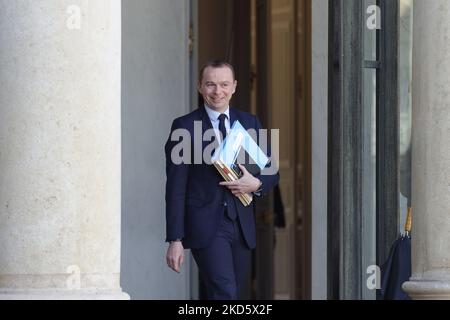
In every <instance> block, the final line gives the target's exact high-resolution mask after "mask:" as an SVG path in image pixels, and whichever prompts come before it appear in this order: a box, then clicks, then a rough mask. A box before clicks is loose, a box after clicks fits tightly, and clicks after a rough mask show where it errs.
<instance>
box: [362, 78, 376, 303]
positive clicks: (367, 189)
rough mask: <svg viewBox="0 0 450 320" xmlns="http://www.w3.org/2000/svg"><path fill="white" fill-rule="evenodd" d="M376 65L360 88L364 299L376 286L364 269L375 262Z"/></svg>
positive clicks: (369, 296)
mask: <svg viewBox="0 0 450 320" xmlns="http://www.w3.org/2000/svg"><path fill="white" fill-rule="evenodd" d="M376 75H377V70H376V69H364V89H363V90H364V91H363V99H364V104H363V108H364V110H363V132H364V140H363V172H362V179H363V191H362V197H363V198H362V229H363V230H362V239H363V241H362V242H363V248H362V249H363V250H362V252H363V257H362V260H363V261H362V266H363V271H364V273H363V279H362V285H363V288H362V293H363V299H365V300H370V299H375V298H376V290H369V288H367V286H366V281H367V274H366V272H365V271H366V270H367V268H368V267H369V266H371V265H376V156H377V149H376V130H377V128H376V81H377V78H376Z"/></svg>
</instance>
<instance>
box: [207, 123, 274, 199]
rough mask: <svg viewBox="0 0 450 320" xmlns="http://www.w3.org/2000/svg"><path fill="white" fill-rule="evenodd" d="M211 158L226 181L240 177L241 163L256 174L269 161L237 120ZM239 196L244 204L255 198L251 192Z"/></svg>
mask: <svg viewBox="0 0 450 320" xmlns="http://www.w3.org/2000/svg"><path fill="white" fill-rule="evenodd" d="M211 160H212V164H213V165H214V167H215V168H216V169H217V171H219V173H220V175H221V176H222V178H224V180H225V181H236V180H238V179H240V177H241V176H242V172H241V170H240V168H239V166H238V165H239V164H241V165H243V166H245V168H246V169H247V170H248V171H249V173H251V174H252V175H253V176H256V175H258V174H260V173H261V171H262V170H263V169H264V167H265V166H266V165H267V163H268V162H269V158H268V157H267V156H266V155H265V154H264V152H263V151H262V150H261V148H260V147H259V146H258V144H257V143H256V142H255V140H253V138H252V137H251V136H250V134H249V133H248V132H247V131H246V130H245V128H244V127H243V126H242V125H241V123H240V122H239V121H237V120H236V121H235V122H234V123H233V125H232V127H231V129H230V132H229V133H228V135H227V137H226V138H225V140H224V141H222V143H221V144H220V145H219V147H218V148H217V149H216V151H215V153H214V155H213V157H212V159H211ZM238 198H239V200H240V201H241V203H242V204H243V205H244V206H248V205H250V204H251V202H252V200H253V197H252V195H251V194H241V195H239V196H238Z"/></svg>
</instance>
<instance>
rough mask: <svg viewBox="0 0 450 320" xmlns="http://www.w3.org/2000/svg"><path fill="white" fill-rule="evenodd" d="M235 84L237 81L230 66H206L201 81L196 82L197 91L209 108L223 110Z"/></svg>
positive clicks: (234, 89)
mask: <svg viewBox="0 0 450 320" xmlns="http://www.w3.org/2000/svg"><path fill="white" fill-rule="evenodd" d="M236 85H237V81H236V80H234V78H233V72H232V71H231V70H230V68H228V67H220V68H213V67H208V68H206V69H205V70H204V72H203V78H202V80H201V83H200V82H199V84H198V91H199V92H200V94H201V95H202V96H203V99H204V100H205V103H206V104H207V105H208V106H209V107H211V109H214V110H215V111H219V112H224V111H225V110H226V109H227V107H228V105H229V103H230V99H231V97H232V96H233V94H234V92H235V91H236Z"/></svg>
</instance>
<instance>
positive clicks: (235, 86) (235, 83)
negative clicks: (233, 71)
mask: <svg viewBox="0 0 450 320" xmlns="http://www.w3.org/2000/svg"><path fill="white" fill-rule="evenodd" d="M237 84H238V82H237V80H234V84H233V86H234V89H233V93H235V92H236V88H237Z"/></svg>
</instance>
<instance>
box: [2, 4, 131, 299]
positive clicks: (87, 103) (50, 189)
mask: <svg viewBox="0 0 450 320" xmlns="http://www.w3.org/2000/svg"><path fill="white" fill-rule="evenodd" d="M120 63H121V1H120V0H95V1H87V0H73V1H61V0H47V1H34V0H21V1H11V0H0V299H11V298H16V299H52V298H55V299H59V298H63V299H65V298H67V299H96V298H108V299H126V298H128V295H127V294H125V293H123V292H122V290H121V288H120V208H121V205H120V202H121V197H120V195H121V187H120V182H121V161H120V159H121V154H120V152H121V145H120V142H121V141H120V140H121V132H120V130H121V128H120V100H121V99H120V97H121V95H120V74H121V72H120Z"/></svg>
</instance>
